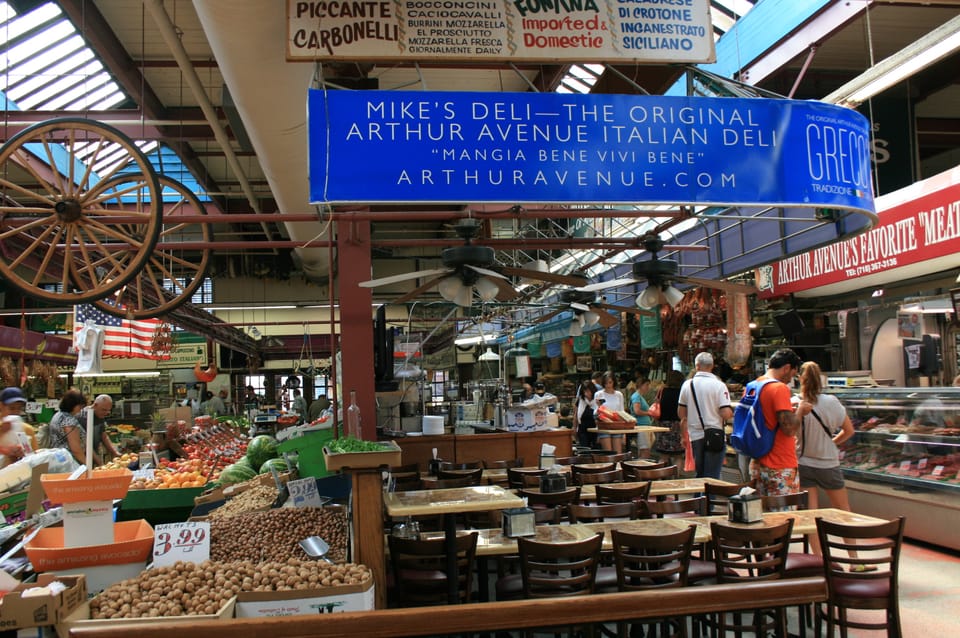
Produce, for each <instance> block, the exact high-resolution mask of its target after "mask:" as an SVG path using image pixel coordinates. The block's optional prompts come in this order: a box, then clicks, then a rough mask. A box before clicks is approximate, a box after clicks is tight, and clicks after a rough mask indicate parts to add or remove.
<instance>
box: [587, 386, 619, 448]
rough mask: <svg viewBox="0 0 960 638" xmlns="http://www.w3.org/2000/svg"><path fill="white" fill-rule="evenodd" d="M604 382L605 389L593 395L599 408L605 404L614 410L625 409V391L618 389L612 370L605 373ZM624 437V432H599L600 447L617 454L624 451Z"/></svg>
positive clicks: (598, 441)
mask: <svg viewBox="0 0 960 638" xmlns="http://www.w3.org/2000/svg"><path fill="white" fill-rule="evenodd" d="M602 383H603V390H600V391H599V392H597V393H596V394H594V395H593V398H594V400H595V401H596V402H597V409H598V410H599V409H600V406H603V407H605V408H607V409H608V410H613V411H614V412H620V411H621V410H623V409H624V408H625V407H626V402H625V401H624V399H623V393H622V392H620V390H617V379H616V377H615V376H614V374H613V373H612V372H606V373H604V375H603V381H602ZM598 422H599V419H598ZM624 438H625V437H624V436H623V435H622V434H604V433H602V432H600V433H597V443H598V444H599V445H600V448H601V449H604V450H610V451H611V452H614V453H616V454H620V453H622V452H623V439H624Z"/></svg>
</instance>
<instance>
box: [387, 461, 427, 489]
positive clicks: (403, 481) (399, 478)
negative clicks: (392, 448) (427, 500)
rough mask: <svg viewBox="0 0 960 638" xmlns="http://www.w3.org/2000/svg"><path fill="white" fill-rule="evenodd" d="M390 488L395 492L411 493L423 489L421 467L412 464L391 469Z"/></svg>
mask: <svg viewBox="0 0 960 638" xmlns="http://www.w3.org/2000/svg"><path fill="white" fill-rule="evenodd" d="M390 487H391V489H392V490H393V491H395V492H410V491H414V490H419V489H422V488H423V483H422V482H421V480H420V466H419V465H417V464H416V463H410V464H407V465H395V466H393V467H391V468H390Z"/></svg>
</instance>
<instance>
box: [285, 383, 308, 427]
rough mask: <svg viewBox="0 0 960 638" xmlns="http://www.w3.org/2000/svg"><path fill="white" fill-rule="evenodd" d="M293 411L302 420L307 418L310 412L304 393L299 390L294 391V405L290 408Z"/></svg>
mask: <svg viewBox="0 0 960 638" xmlns="http://www.w3.org/2000/svg"><path fill="white" fill-rule="evenodd" d="M290 407H291V409H292V410H293V411H294V412H296V413H297V414H299V415H300V417H301V418H304V419H305V418H306V417H307V414H308V413H309V410H308V409H307V400H306V399H304V398H303V393H302V392H300V390H299V389H296V388H295V389H294V390H293V404H292V405H291V406H290Z"/></svg>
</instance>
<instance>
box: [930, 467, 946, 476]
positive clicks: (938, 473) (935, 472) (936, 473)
mask: <svg viewBox="0 0 960 638" xmlns="http://www.w3.org/2000/svg"><path fill="white" fill-rule="evenodd" d="M944 469H945V468H944V467H943V466H942V465H938V466H936V467H934V468H933V471H932V472H930V475H931V476H943V471H944Z"/></svg>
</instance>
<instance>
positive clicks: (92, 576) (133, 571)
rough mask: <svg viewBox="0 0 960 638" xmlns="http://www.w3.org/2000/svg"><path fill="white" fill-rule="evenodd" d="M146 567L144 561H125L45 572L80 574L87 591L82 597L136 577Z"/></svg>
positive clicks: (55, 574)
mask: <svg viewBox="0 0 960 638" xmlns="http://www.w3.org/2000/svg"><path fill="white" fill-rule="evenodd" d="M146 567H147V562H146V561H139V562H136V563H127V564H125V565H97V566H94V567H80V568H77V569H61V570H58V571H52V572H46V573H47V574H50V575H52V576H57V577H60V578H63V577H65V576H70V575H75V574H81V575H83V577H84V579H85V580H86V583H87V587H86V589H87V591H86V594H85V596H84V599H85V600H86V599H89V598H93V597H94V596H96V595H97V594H99V593H100V592H102V591H103V590H104V589H106V588H107V587H109V586H110V585H113V584H116V583H119V582H120V581H121V580H126V579H128V578H136V577H137V576H139V575H140V572H142V571H143V570H144V569H146Z"/></svg>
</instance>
